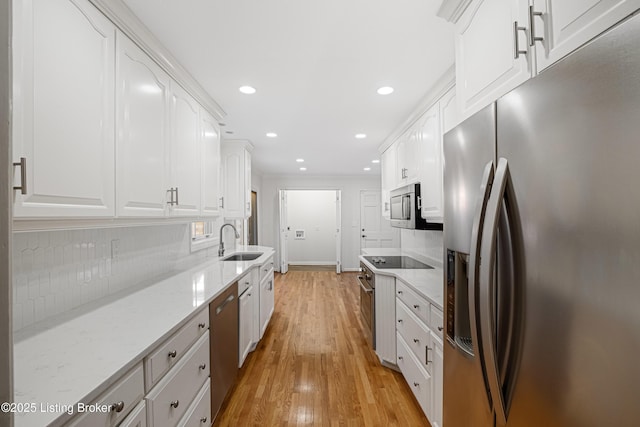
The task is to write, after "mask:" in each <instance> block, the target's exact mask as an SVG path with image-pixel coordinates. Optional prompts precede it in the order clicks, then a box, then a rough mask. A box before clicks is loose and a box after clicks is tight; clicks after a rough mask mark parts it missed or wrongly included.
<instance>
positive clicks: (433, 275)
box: [360, 248, 444, 310]
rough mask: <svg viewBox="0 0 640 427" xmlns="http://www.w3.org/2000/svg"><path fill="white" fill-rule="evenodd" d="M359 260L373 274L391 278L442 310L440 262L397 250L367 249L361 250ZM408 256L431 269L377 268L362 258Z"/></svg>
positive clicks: (442, 279)
mask: <svg viewBox="0 0 640 427" xmlns="http://www.w3.org/2000/svg"><path fill="white" fill-rule="evenodd" d="M362 252H363V255H360V260H361V261H362V262H364V263H365V264H366V265H367V266H368V267H369V268H370V269H371V271H372V272H373V273H374V274H383V275H387V276H393V277H395V278H396V279H398V280H401V281H402V282H403V283H406V284H407V285H408V286H409V287H411V288H412V289H413V290H415V291H416V292H417V293H418V294H419V295H420V296H422V297H424V298H425V299H426V300H427V301H429V302H430V303H432V304H433V305H435V306H436V307H438V308H439V309H440V310H443V304H444V276H443V274H444V271H443V269H442V262H441V261H438V260H436V259H433V258H427V257H424V256H420V255H417V254H415V253H413V252H410V251H403V250H401V249H397V248H367V249H363V250H362ZM394 255H396V256H397V255H405V256H410V257H411V258H414V259H416V260H418V261H421V262H424V263H426V264H428V265H430V266H431V267H433V269H413V268H377V267H376V266H375V264H372V263H370V262H369V261H367V260H366V259H364V256H394Z"/></svg>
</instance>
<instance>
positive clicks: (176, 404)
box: [170, 400, 180, 409]
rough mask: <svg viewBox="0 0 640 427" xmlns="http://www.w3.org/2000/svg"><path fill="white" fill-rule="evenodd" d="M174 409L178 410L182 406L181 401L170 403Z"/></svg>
mask: <svg viewBox="0 0 640 427" xmlns="http://www.w3.org/2000/svg"><path fill="white" fill-rule="evenodd" d="M170 405H171V407H172V408H174V409H175V408H177V407H178V406H179V405H180V401H179V400H174V401H173V402H171V403H170Z"/></svg>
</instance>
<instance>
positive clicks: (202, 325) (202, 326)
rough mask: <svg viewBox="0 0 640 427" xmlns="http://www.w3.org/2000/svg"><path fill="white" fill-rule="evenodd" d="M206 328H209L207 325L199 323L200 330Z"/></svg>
mask: <svg viewBox="0 0 640 427" xmlns="http://www.w3.org/2000/svg"><path fill="white" fill-rule="evenodd" d="M205 326H207V324H206V323H198V328H200V329H204V327H205Z"/></svg>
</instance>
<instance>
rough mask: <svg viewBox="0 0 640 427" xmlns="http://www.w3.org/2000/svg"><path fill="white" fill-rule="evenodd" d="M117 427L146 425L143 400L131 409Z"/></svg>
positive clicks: (145, 426)
mask: <svg viewBox="0 0 640 427" xmlns="http://www.w3.org/2000/svg"><path fill="white" fill-rule="evenodd" d="M118 427H147V407H146V406H145V404H144V401H142V402H140V403H138V406H136V407H135V408H134V410H133V411H131V413H130V414H129V415H128V416H127V418H125V419H124V421H122V423H120V425H119V426H118Z"/></svg>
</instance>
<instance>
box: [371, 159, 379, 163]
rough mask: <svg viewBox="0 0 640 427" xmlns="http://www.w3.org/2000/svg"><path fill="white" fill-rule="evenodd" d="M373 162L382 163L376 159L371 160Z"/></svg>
mask: <svg viewBox="0 0 640 427" xmlns="http://www.w3.org/2000/svg"><path fill="white" fill-rule="evenodd" d="M371 163H380V160H378V159H376V160H371Z"/></svg>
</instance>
